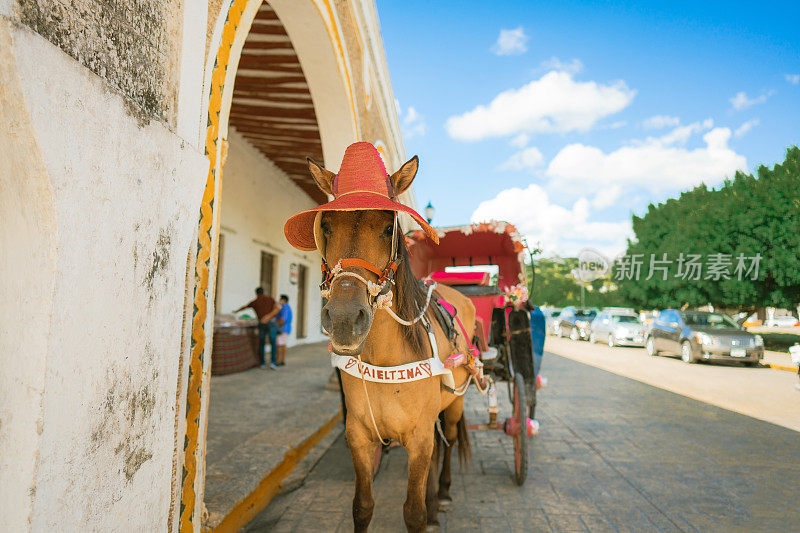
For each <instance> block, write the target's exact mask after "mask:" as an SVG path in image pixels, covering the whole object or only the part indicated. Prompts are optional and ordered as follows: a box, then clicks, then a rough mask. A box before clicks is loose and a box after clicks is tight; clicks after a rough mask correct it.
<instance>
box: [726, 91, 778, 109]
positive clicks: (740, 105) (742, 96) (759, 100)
mask: <svg viewBox="0 0 800 533" xmlns="http://www.w3.org/2000/svg"><path fill="white" fill-rule="evenodd" d="M772 93H773V91H768V92H765V93H761V94H760V95H759V96H756V97H755V98H750V97H748V96H747V94H746V93H745V92H744V91H739V92H738V93H736V95H734V96H733V97H731V99H730V103H731V105H732V106H733V108H734V109H735V110H736V111H741V110H742V109H747V108H748V107H752V106H754V105H756V104H763V103H764V102H766V101H767V98H769V97H770V96H772Z"/></svg>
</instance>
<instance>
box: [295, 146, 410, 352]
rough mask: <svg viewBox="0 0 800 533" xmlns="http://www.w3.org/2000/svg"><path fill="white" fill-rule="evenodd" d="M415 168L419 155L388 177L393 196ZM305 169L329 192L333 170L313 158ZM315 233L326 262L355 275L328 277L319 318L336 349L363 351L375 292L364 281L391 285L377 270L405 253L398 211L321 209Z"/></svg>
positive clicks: (372, 315) (387, 265)
mask: <svg viewBox="0 0 800 533" xmlns="http://www.w3.org/2000/svg"><path fill="white" fill-rule="evenodd" d="M417 167H418V160H417V158H416V157H414V158H412V159H411V160H409V161H408V162H406V163H405V164H404V165H403V166H402V167H401V168H400V170H398V171H397V172H395V173H394V174H393V175H391V176H390V177H389V181H390V183H391V187H392V189H391V190H392V191H393V192H394V196H397V195H399V194H401V193H403V192H404V191H405V190H407V189H408V188H409V186H411V183H412V181H413V180H414V177H415V176H416V173H417ZM309 169H310V171H311V174H312V176H313V177H314V179H315V181H316V182H317V185H318V186H319V188H320V189H321V190H322V191H323V192H325V193H327V194H333V192H332V191H333V189H334V180H335V179H336V175H335V174H334V173H333V172H331V171H329V170H326V169H324V168H323V167H321V166H320V165H318V164H317V163H316V162H314V161H313V160H311V159H309ZM314 237H315V240H316V242H317V248H318V250H319V252H320V254H322V257H323V258H324V260H325V261H326V264H327V265H330V266H331V267H334V269H335V266H336V265H337V264H340V261H341V262H342V265H345V266H343V268H342V270H343V271H345V272H349V273H352V274H355V276H351V275H343V276H342V275H339V276H335V278H334V279H332V281H331V282H330V287H329V288H328V292H327V297H328V301H327V303H326V304H325V305H324V306H323V308H322V312H321V313H322V316H321V318H322V327H323V328H325V330H326V331H327V332H328V334H329V335H330V338H331V344H332V346H333V349H334V351H335V352H336V353H339V354H342V355H357V354H359V353H361V351H362V349H363V347H364V341H365V340H366V339H367V336H368V335H369V332H370V328H371V327H372V322H373V318H374V313H375V309H376V298H377V297H378V296H379V295H377V294H374V291H373V293H371V292H370V290H369V287H368V284H367V283H364V281H363V280H366V281H369V282H372V283H373V284H375V283H380V284H381V287H382V288H384V287H385V289H386V290H389V289H392V288H393V287H392V286H391V285H392V284H391V281H387V280H382V279H381V274H379V273H380V272H383V273H387V272H388V271H387V268H388V267H389V265H390V264H391V263H392V262H393V261H395V260H396V259H397V254H398V253H406V252H405V244H404V242H403V235H402V233H401V232H400V229H399V227H398V225H397V218H396V212H394V211H385V210H378V209H374V208H364V209H357V210H348V211H322V212H320V213H319V214H318V215H317V218H316V222H315V230H314ZM401 248H402V250H401ZM353 259H356V260H361V261H363V262H365V263H367V264H368V265H370V266H372V267H373V268H367V267H365V266H359V265H360V264H361V263H359V264H356V265H354V264H352V263H355V262H354V261H348V260H353ZM392 274H393V272H392ZM359 278H361V279H359ZM390 278H391V275H390ZM387 284H388V286H387ZM373 289H374V285H373Z"/></svg>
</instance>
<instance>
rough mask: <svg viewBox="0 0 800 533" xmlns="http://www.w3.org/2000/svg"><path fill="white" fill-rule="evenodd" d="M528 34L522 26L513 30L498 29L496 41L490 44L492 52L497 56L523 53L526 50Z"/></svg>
mask: <svg viewBox="0 0 800 533" xmlns="http://www.w3.org/2000/svg"><path fill="white" fill-rule="evenodd" d="M527 42H528V36H527V35H525V30H523V29H522V26H520V27H518V28H515V29H513V30H500V35H499V36H498V37H497V42H496V43H494V46H492V52H494V53H495V54H496V55H498V56H512V55H519V54H524V53H525V52H527V51H528V46H527Z"/></svg>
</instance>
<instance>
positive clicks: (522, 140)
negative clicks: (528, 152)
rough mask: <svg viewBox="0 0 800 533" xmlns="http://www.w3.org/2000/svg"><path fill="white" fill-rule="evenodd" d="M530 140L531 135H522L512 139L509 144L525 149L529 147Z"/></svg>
mask: <svg viewBox="0 0 800 533" xmlns="http://www.w3.org/2000/svg"><path fill="white" fill-rule="evenodd" d="M530 140H531V137H530V135H528V134H527V133H520V134H519V135H517V136H516V137H514V138H513V139H511V140H510V141H509V144H510V145H511V146H513V147H514V148H525V146H527V144H528V142H530Z"/></svg>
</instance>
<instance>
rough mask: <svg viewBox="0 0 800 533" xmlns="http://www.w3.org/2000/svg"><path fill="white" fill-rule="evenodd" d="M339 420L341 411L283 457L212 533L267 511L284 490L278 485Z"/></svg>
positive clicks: (223, 531)
mask: <svg viewBox="0 0 800 533" xmlns="http://www.w3.org/2000/svg"><path fill="white" fill-rule="evenodd" d="M341 420H342V413H341V411H340V412H338V413H336V415H334V416H333V418H331V419H330V420H328V421H327V422H326V423H325V424H323V425H322V427H320V428H319V429H318V430H317V431H315V432H314V434H313V435H311V436H310V437H308V438H307V439H306V440H304V441H303V442H302V443H300V446H298V447H297V448H292V449H290V450H289V451H288V452H286V455H285V456H284V457H283V461H281V462H280V463H278V465H277V466H276V467H275V468H273V469H272V471H271V472H270V473H269V474H267V475H266V477H264V479H262V480H261V483H259V484H258V487H256V489H255V490H254V491H253V492H251V493H250V494H248V495H247V496H245V498H244V499H242V501H240V502H239V503H237V504H236V506H235V507H234V508H233V509H232V510H231V512H230V513H228V515H227V516H226V517H225V518H223V519H222V522H220V523H219V525H218V526H217V527H215V528H214V533H228V532H235V531H239V530H240V529H242V528H243V527H244V526H245V525H247V523H248V522H250V520H252V519H253V518H255V516H256V515H257V514H258V513H260V512H261V511H263V510H264V509H266V508H267V505H269V503H270V502H271V501H272V499H273V498H275V496H277V495H278V494H280V493H281V491H282V490H283V486H282V485H281V482H282V481H283V480H284V479H286V477H287V476H289V474H291V473H292V470H294V468H295V467H296V466H297V464H298V463H299V462H300V461H301V460H302V459H303V457H305V456H306V455H307V454H308V452H309V451H311V449H312V448H314V446H316V445H317V444H319V443H320V441H321V440H322V439H323V438H324V437H325V436H326V435H327V434H328V433H330V432H331V430H332V429H333V428H334V427H335V426H336V424H338V423H339V422H340V421H341Z"/></svg>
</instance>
